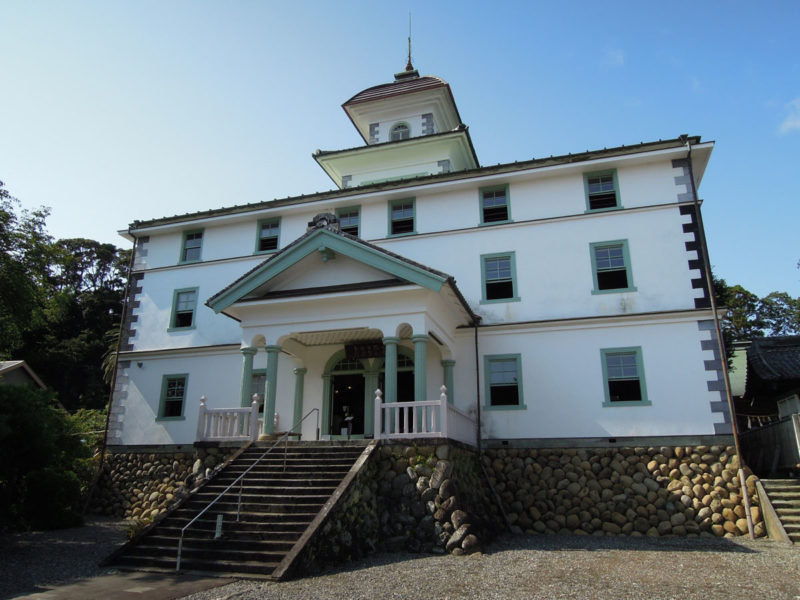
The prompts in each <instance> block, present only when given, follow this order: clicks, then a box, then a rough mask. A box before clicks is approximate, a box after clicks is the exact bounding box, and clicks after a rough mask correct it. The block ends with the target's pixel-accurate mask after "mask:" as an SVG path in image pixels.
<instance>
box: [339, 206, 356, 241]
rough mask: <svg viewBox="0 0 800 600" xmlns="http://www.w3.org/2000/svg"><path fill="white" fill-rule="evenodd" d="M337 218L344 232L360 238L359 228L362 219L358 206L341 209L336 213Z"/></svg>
mask: <svg viewBox="0 0 800 600" xmlns="http://www.w3.org/2000/svg"><path fill="white" fill-rule="evenodd" d="M336 216H337V217H338V219H339V227H340V228H341V230H342V231H344V232H345V233H349V234H350V235H354V236H356V237H358V226H359V225H360V224H361V217H360V214H359V208H358V207H357V206H355V207H352V208H342V209H339V210H337V211H336Z"/></svg>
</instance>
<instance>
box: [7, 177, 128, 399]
mask: <svg viewBox="0 0 800 600" xmlns="http://www.w3.org/2000/svg"><path fill="white" fill-rule="evenodd" d="M48 214H49V211H48V210H47V209H45V208H41V209H38V210H35V211H26V210H22V209H21V207H20V204H19V201H18V200H16V199H15V198H13V197H12V196H11V195H10V194H9V193H8V191H7V190H5V189H4V187H3V184H2V182H0V360H5V359H12V358H13V359H22V360H25V361H27V362H28V364H30V365H31V367H32V368H33V369H34V371H36V373H38V374H39V376H40V377H41V378H42V380H43V381H45V383H47V384H48V385H49V386H51V387H52V388H53V389H54V390H56V392H57V393H58V398H59V400H60V401H61V403H62V404H63V405H64V406H66V407H67V408H69V409H71V410H74V409H77V408H81V407H86V408H101V407H103V406H104V405H105V403H106V401H107V399H108V389H109V388H108V382H106V381H104V378H103V356H104V354H106V352H107V350H108V346H107V344H108V342H109V340H108V338H107V337H106V334H107V332H108V331H109V330H116V329H118V327H119V321H120V318H121V314H122V299H123V295H124V290H125V276H126V269H127V263H128V260H129V258H130V251H129V250H121V249H119V248H117V247H116V246H114V245H113V244H103V243H100V242H97V241H94V240H89V239H84V238H75V239H64V240H58V241H54V240H53V238H52V237H51V236H50V235H49V234H48V233H47V230H46V226H45V224H46V223H45V222H46V219H47V216H48Z"/></svg>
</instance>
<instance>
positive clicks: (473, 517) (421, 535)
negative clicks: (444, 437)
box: [377, 443, 498, 554]
mask: <svg viewBox="0 0 800 600" xmlns="http://www.w3.org/2000/svg"><path fill="white" fill-rule="evenodd" d="M377 460H378V477H379V485H378V498H377V504H378V511H379V515H380V533H381V539H382V541H383V545H384V547H385V549H386V550H389V551H392V550H409V551H412V552H434V553H444V552H451V553H453V554H471V553H472V552H475V551H478V550H480V549H481V548H482V547H483V545H484V544H486V543H488V542H489V541H490V539H491V537H493V535H494V533H495V532H496V531H497V528H498V523H496V522H495V515H496V514H497V513H496V512H495V511H493V510H492V509H491V506H492V504H493V502H492V501H491V497H490V495H489V493H488V489H487V485H486V484H487V482H486V480H485V478H484V477H483V476H482V475H481V471H480V465H479V463H478V455H477V454H476V453H475V452H474V451H472V450H468V449H465V448H462V447H460V446H458V445H455V444H452V443H450V444H441V445H438V446H433V445H431V446H409V445H392V444H385V445H383V446H381V448H380V454H379V456H378V458H377Z"/></svg>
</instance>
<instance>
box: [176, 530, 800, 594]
mask: <svg viewBox="0 0 800 600" xmlns="http://www.w3.org/2000/svg"><path fill="white" fill-rule="evenodd" d="M734 597H739V598H758V599H759V600H767V599H771V598H776V599H778V598H779V599H781V600H786V599H789V600H796V599H800V547H793V546H791V545H790V544H782V543H778V542H770V541H767V540H757V541H749V540H745V541H737V542H731V541H728V540H726V539H723V540H717V539H713V538H686V539H655V540H651V539H646V538H626V537H579V536H540V537H529V536H505V537H504V538H502V539H501V540H500V541H498V542H495V543H494V544H492V546H491V548H490V550H489V551H488V552H487V553H485V554H475V555H472V556H467V557H454V556H420V555H411V554H404V555H401V556H398V555H387V554H378V555H375V556H373V557H371V558H369V559H367V560H364V561H360V562H358V563H352V564H350V565H349V566H347V567H346V568H342V569H338V570H335V571H331V572H329V573H326V574H323V575H321V576H318V577H308V578H305V579H299V580H296V581H289V582H284V583H264V582H256V581H239V582H236V583H233V584H230V585H227V586H223V587H219V588H215V589H213V590H208V591H205V592H201V593H197V594H193V595H191V596H187V597H186V598H184V599H183V600H256V599H258V600H264V599H270V598H292V599H293V600H305V599H308V600H312V599H313V600H325V599H334V598H341V599H346V600H360V599H364V600H367V599H369V600H374V599H378V598H402V599H409V600H411V599H417V598H419V599H425V600H430V599H440V600H444V599H455V598H498V599H503V600H509V599H517V598H519V599H523V598H524V599H533V598H547V599H548V600H550V599H554V598H580V599H581V600H585V599H591V600H598V599H603V598H614V599H626V598H631V599H634V598H635V599H640V598H647V599H648V600H659V599H666V598H680V599H681V600H684V599H688V598H698V599H699V598H702V599H703V600H717V599H719V600H723V599H724V600H730V599H731V598H734Z"/></svg>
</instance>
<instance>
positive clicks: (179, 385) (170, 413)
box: [157, 374, 189, 420]
mask: <svg viewBox="0 0 800 600" xmlns="http://www.w3.org/2000/svg"><path fill="white" fill-rule="evenodd" d="M188 379H189V376H188V375H185V374H183V375H164V379H163V380H162V382H161V401H160V402H159V407H158V419H157V420H178V419H183V418H185V417H184V416H183V407H184V401H185V400H186V382H187V381H188Z"/></svg>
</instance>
